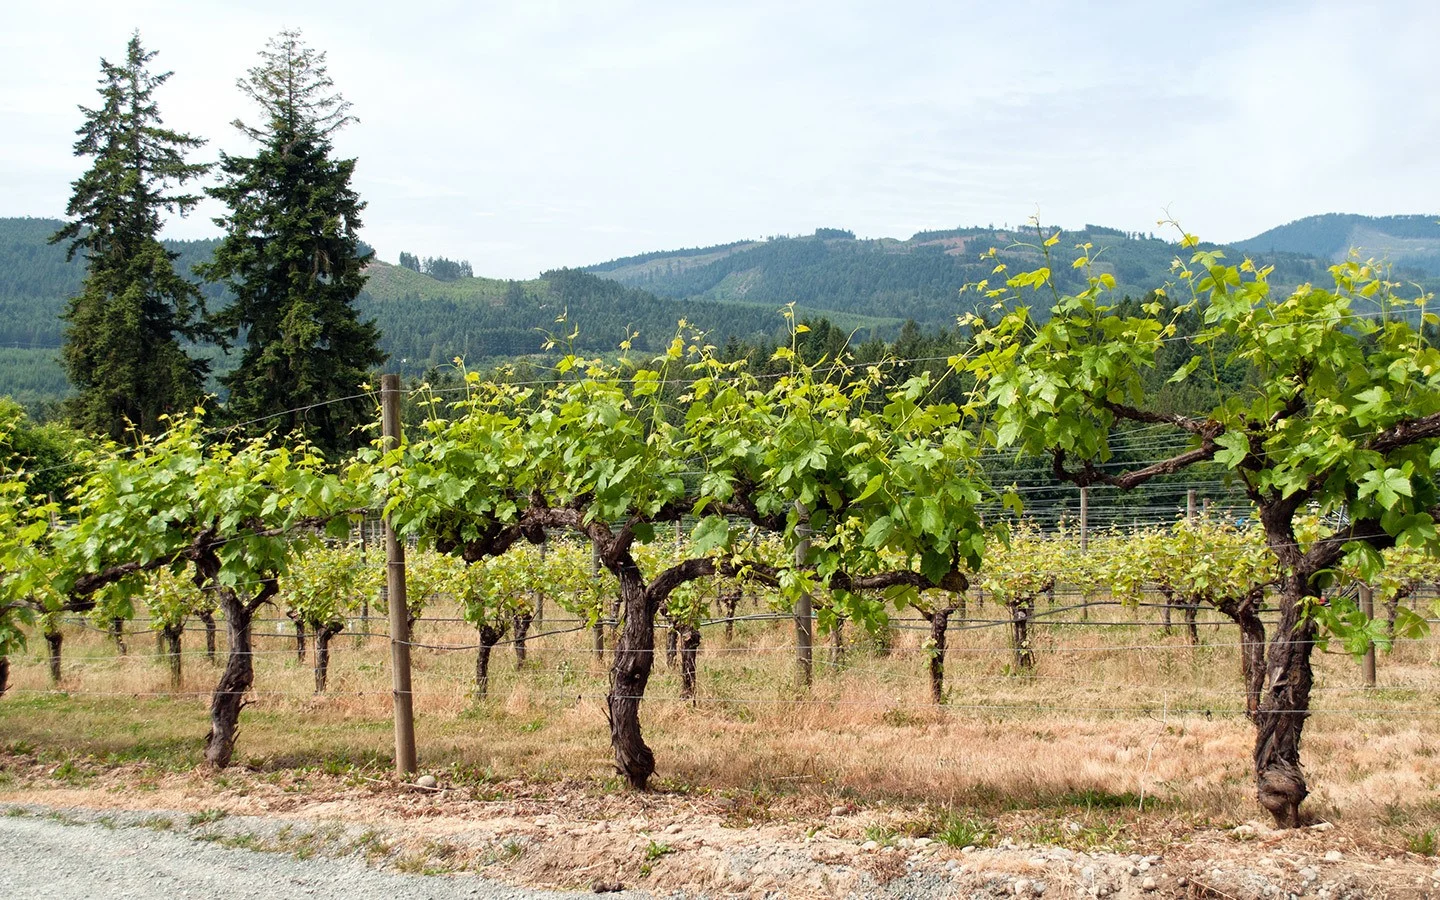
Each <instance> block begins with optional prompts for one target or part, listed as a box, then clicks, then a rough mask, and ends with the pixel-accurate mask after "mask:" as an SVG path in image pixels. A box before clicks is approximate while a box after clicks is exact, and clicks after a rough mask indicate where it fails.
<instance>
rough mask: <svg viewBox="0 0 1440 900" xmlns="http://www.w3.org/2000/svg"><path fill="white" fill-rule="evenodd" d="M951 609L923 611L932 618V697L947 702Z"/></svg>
mask: <svg viewBox="0 0 1440 900" xmlns="http://www.w3.org/2000/svg"><path fill="white" fill-rule="evenodd" d="M951 612H953V610H950V609H937V610H935V611H934V612H929V613H921V615H923V616H924V617H925V618H927V619H929V620H930V646H929V651H930V699H932V700H934V701H935V702H936V703H937V704H940V703H944V702H945V641H946V637H947V635H946V632H947V630H948V628H949V626H950V613H951Z"/></svg>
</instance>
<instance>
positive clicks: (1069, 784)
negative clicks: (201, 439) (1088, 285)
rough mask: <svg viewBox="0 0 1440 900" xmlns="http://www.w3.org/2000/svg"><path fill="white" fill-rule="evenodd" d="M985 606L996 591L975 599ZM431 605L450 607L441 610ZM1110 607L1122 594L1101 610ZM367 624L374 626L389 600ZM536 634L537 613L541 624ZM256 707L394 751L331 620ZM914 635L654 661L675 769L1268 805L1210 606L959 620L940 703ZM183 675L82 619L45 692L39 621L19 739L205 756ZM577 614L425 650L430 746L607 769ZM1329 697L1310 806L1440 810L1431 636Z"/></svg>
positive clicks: (687, 785) (598, 702)
mask: <svg viewBox="0 0 1440 900" xmlns="http://www.w3.org/2000/svg"><path fill="white" fill-rule="evenodd" d="M990 612H993V610H992V609H987V610H985V611H984V612H982V615H983V614H985V613H990ZM431 614H432V615H445V614H446V612H445V611H443V610H432V612H431ZM1108 615H1109V616H1110V617H1111V618H1115V617H1116V616H1119V617H1129V616H1130V615H1131V613H1129V612H1123V613H1118V614H1117V613H1109V614H1108ZM377 627H380V625H379V623H378V622H377ZM541 630H543V629H541ZM257 632H260V633H263V634H264V635H265V636H264V637H257V641H256V643H257V646H258V648H259V650H260V653H259V655H258V657H257V679H256V688H257V693H256V697H255V703H254V705H253V706H252V707H250V708H248V709H247V710H246V711H245V713H244V715H243V716H242V732H241V736H240V744H239V758H240V760H241V762H242V763H245V764H247V765H251V766H254V767H258V768H260V769H263V770H274V769H285V768H296V767H306V766H317V767H330V768H344V767H348V766H356V765H358V766H362V767H363V766H370V767H373V768H374V769H375V770H377V771H378V770H381V769H383V768H385V767H386V766H387V765H388V759H389V754H390V750H391V746H392V744H391V739H392V738H391V730H390V727H391V726H390V721H389V704H390V682H389V671H388V667H389V660H388V649H387V645H386V643H385V642H384V640H383V639H377V638H372V639H370V640H368V641H365V642H364V643H363V646H358V645H357V641H356V639H355V638H354V637H353V636H349V635H342V636H341V637H340V638H338V639H337V640H336V641H335V644H334V654H333V663H332V672H331V680H330V693H329V694H328V695H326V696H323V697H316V696H313V695H312V690H311V689H312V683H313V682H312V676H311V674H310V671H309V669H308V668H307V667H303V666H301V665H298V664H297V662H296V660H295V656H294V652H293V649H292V641H291V640H290V639H289V638H287V637H285V636H282V635H277V634H275V625H274V624H273V623H266V624H264V625H262V626H257ZM923 636H924V633H923V632H921V631H901V632H899V633H898V634H897V638H896V641H895V644H894V649H893V650H892V651H891V652H889V653H888V654H885V653H881V652H878V651H877V650H875V649H874V648H873V647H872V646H869V645H868V643H865V642H861V643H857V644H856V645H852V646H851V647H850V648H849V650H848V655H847V660H846V663H845V665H843V666H841V667H838V668H837V667H833V666H830V665H828V664H827V663H825V662H823V660H827V659H828V657H829V650H828V648H824V647H822V648H817V650H816V657H817V667H816V668H817V673H816V681H815V685H814V688H813V690H812V691H811V692H809V693H808V694H807V693H803V692H800V691H798V690H797V689H796V688H795V687H794V678H793V662H792V659H791V651H790V648H789V640H790V638H789V633H788V630H787V629H786V628H785V627H784V626H783V623H756V624H747V625H743V626H742V627H741V628H739V629H738V630H737V634H736V638H735V640H734V642H733V643H731V644H726V643H725V642H724V640H723V638H722V637H721V634H720V630H719V628H713V629H708V630H707V633H706V638H705V640H706V645H705V647H704V648H703V649H702V659H701V670H700V672H701V674H700V689H701V694H702V697H701V701H700V702H699V703H697V704H694V705H691V704H688V703H684V702H681V701H680V700H679V699H678V694H679V684H678V673H676V672H675V671H673V670H670V669H667V668H666V667H665V665H664V663H663V661H662V662H661V663H660V665H658V666H657V669H656V675H655V677H654V678H653V679H652V682H651V687H650V692H649V693H650V697H649V702H648V703H647V704H646V707H645V711H644V723H645V727H646V736H647V738H648V740H649V741H650V742H651V744H652V746H654V748H655V751H656V756H657V760H658V762H659V767H660V771H659V779H660V782H659V783H660V785H661V786H662V787H668V788H671V789H676V790H689V789H697V788H703V789H711V790H720V791H738V792H742V793H747V794H750V795H765V794H786V795H793V794H797V793H799V794H815V795H818V796H823V797H825V798H829V799H828V800H827V801H826V802H831V801H834V802H841V801H844V800H848V799H853V800H856V801H859V802H862V803H865V802H877V801H883V800H887V799H897V800H906V801H909V802H911V803H930V804H947V805H949V804H954V805H966V806H971V807H976V808H979V809H982V810H985V811H987V812H988V814H991V815H1002V814H1006V813H1007V812H1010V811H1016V810H1053V809H1057V808H1060V807H1064V808H1065V809H1067V810H1072V811H1073V810H1074V809H1077V808H1078V809H1080V810H1082V811H1083V810H1085V809H1086V808H1087V807H1092V808H1094V809H1095V810H1098V811H1101V812H1106V813H1108V814H1111V815H1112V816H1114V815H1118V816H1121V817H1122V818H1123V817H1132V818H1133V817H1134V816H1137V815H1141V811H1140V810H1138V809H1137V808H1136V807H1137V806H1138V805H1139V800H1140V798H1141V797H1142V796H1143V797H1144V798H1145V800H1146V803H1147V805H1148V806H1150V808H1151V810H1152V811H1151V812H1150V813H1146V815H1155V816H1164V817H1169V818H1172V819H1173V818H1177V817H1178V818H1183V819H1186V820H1190V821H1196V822H1199V821H1206V822H1209V823H1212V824H1217V825H1223V824H1226V823H1234V822H1239V821H1245V820H1249V819H1254V818H1256V817H1257V815H1258V812H1257V807H1255V805H1254V803H1253V801H1252V799H1251V790H1252V789H1251V775H1250V767H1249V762H1248V760H1249V751H1250V741H1251V729H1250V726H1249V723H1248V722H1247V721H1246V720H1245V719H1244V717H1243V716H1241V715H1240V714H1239V710H1240V708H1241V698H1240V695H1239V693H1238V686H1239V678H1238V657H1237V654H1236V651H1235V648H1234V647H1233V646H1231V645H1232V644H1233V643H1234V641H1235V639H1236V637H1235V631H1234V629H1233V628H1231V627H1229V626H1225V627H1221V628H1219V629H1212V628H1210V627H1206V628H1204V629H1203V630H1202V638H1203V640H1204V641H1205V642H1206V643H1205V645H1204V646H1202V647H1199V648H1191V647H1190V646H1189V645H1188V644H1187V643H1186V640H1185V638H1184V637H1183V636H1182V635H1180V634H1176V635H1172V636H1162V635H1161V633H1160V631H1159V629H1158V628H1157V627H1155V626H1154V625H1153V624H1150V623H1139V622H1137V623H1136V625H1126V626H1109V627H1066V626H1057V627H1042V628H1040V629H1038V633H1037V634H1036V640H1037V645H1038V646H1037V651H1038V659H1039V665H1038V668H1037V669H1036V670H1035V672H1034V673H1033V674H1032V675H1030V676H1026V677H1016V676H1013V675H1011V674H1009V673H1008V668H1007V667H1008V663H1009V654H1008V652H1007V650H1006V647H1005V640H1006V635H1005V633H1004V631H1003V630H1002V629H999V628H977V629H972V630H963V631H957V632H953V633H952V636H951V644H950V646H951V652H950V653H949V655H948V662H947V684H948V685H949V703H948V704H947V705H946V706H944V707H941V708H937V707H935V706H933V705H932V704H930V703H929V702H928V701H929V691H928V685H927V682H926V680H925V666H926V660H925V656H924V655H923V651H922V650H921V649H920V647H919V641H920V640H921V639H922V638H923ZM186 640H187V647H186V650H187V656H186V659H185V663H186V676H185V682H184V685H183V687H182V689H181V691H180V692H179V693H178V694H174V695H172V694H171V693H170V691H169V688H168V676H167V673H166V671H165V670H164V668H163V666H162V665H161V664H160V663H158V662H157V661H156V660H155V659H154V658H153V655H152V654H153V642H152V641H151V640H149V639H148V637H147V636H136V637H134V638H132V640H131V644H132V647H131V655H130V656H129V657H127V658H123V659H121V658H117V657H116V655H115V653H114V650H113V649H112V647H111V645H110V644H109V642H108V639H107V638H105V636H104V635H101V634H99V633H98V632H94V631H85V630H80V629H71V630H70V631H69V636H68V637H67V640H66V648H65V649H66V656H67V664H66V670H65V677H64V680H63V683H62V685H61V687H62V689H63V690H64V691H65V692H66V693H65V694H63V695H61V694H55V693H51V692H50V687H49V684H48V676H47V673H46V669H45V666H44V660H43V657H42V655H41V654H42V653H43V643H42V642H37V646H35V647H32V650H31V652H30V653H29V654H27V655H26V656H24V657H23V658H17V659H16V660H14V663H15V665H14V668H13V672H12V693H11V694H9V695H7V696H6V698H5V699H4V701H3V702H0V735H3V741H4V742H5V744H7V745H8V746H9V747H11V748H12V749H14V748H15V747H17V746H19V747H21V749H23V750H26V751H28V752H32V753H35V754H40V755H46V754H48V755H49V756H50V757H51V758H55V759H57V760H58V759H61V758H65V757H66V756H67V755H75V754H80V755H85V756H89V757H97V758H100V759H102V760H111V761H120V760H133V759H137V758H139V759H149V760H151V761H152V762H154V763H155V764H156V765H160V766H162V767H163V766H171V767H181V768H183V767H189V766H194V765H197V764H198V763H199V760H200V755H199V750H200V742H199V738H200V736H201V735H202V734H203V733H204V731H205V716H206V705H207V695H208V691H209V688H210V687H211V685H212V683H213V680H214V679H215V677H216V672H215V670H214V669H213V668H212V667H211V666H210V665H209V664H208V663H207V662H206V661H205V660H204V657H203V655H199V654H196V653H195V650H196V648H197V646H199V645H200V644H201V642H202V640H203V636H202V635H200V634H199V633H194V632H192V633H190V634H187V636H186ZM416 640H417V641H419V642H422V643H430V644H468V643H471V642H473V640H474V638H473V632H472V631H471V630H470V629H469V628H468V627H467V626H465V625H463V624H460V623H435V622H427V623H423V624H422V627H421V629H420V630H419V633H418V634H417V635H416ZM588 647H589V635H588V633H587V632H583V631H582V632H575V633H570V634H565V635H557V636H552V637H546V638H541V639H532V641H531V645H530V662H529V663H528V664H527V667H526V669H525V670H523V671H520V672H516V671H515V670H514V667H513V657H512V656H511V655H510V653H509V652H508V648H501V649H499V650H497V652H496V657H495V659H494V661H493V662H492V666H491V698H490V699H489V700H487V701H484V702H477V701H476V700H475V699H474V698H473V696H472V693H471V692H472V688H473V672H474V654H473V653H472V652H469V651H456V652H442V651H436V650H427V649H417V650H416V652H415V674H414V679H415V685H416V710H417V716H418V739H419V747H420V754H421V759H422V764H423V765H425V766H426V767H428V768H445V767H450V768H451V769H452V770H453V771H454V772H456V773H460V772H464V773H468V774H469V775H471V776H472V777H474V778H475V779H478V780H480V781H482V782H483V781H485V780H492V781H493V780H500V779H508V778H513V777H522V778H525V779H530V780H539V781H545V780H561V779H575V778H580V779H590V780H593V781H596V782H600V783H610V782H606V779H610V778H611V766H610V760H609V749H608V743H607V729H606V727H605V717H604V708H603V697H604V693H605V686H606V682H605V677H604V672H603V670H602V669H601V667H600V666H599V665H598V664H597V663H596V662H595V660H594V659H593V657H592V655H591V654H590V653H589V650H588ZM1317 665H1318V674H1317V691H1316V695H1315V710H1316V715H1315V717H1314V718H1313V719H1312V720H1311V722H1310V724H1309V726H1308V727H1307V731H1306V744H1305V758H1306V761H1307V765H1308V767H1309V768H1308V773H1309V777H1310V781H1311V784H1312V788H1313V790H1314V795H1313V798H1312V800H1311V801H1310V808H1311V809H1312V810H1313V811H1314V812H1315V813H1317V814H1319V815H1321V816H1324V817H1328V818H1334V819H1340V820H1345V821H1348V822H1349V823H1351V824H1354V825H1360V826H1363V827H1373V828H1374V829H1377V833H1387V834H1390V835H1391V839H1392V840H1393V839H1396V838H1395V836H1396V835H1399V834H1402V833H1404V831H1405V829H1407V828H1410V827H1411V825H1412V823H1414V822H1417V821H1418V822H1423V821H1427V820H1429V821H1434V820H1435V819H1436V818H1440V800H1437V799H1436V798H1437V787H1440V758H1437V753H1436V751H1437V748H1440V690H1437V688H1440V642H1437V641H1436V640H1433V639H1432V640H1425V641H1418V642H1409V643H1404V644H1402V645H1401V646H1399V647H1398V648H1397V649H1396V650H1395V652H1394V653H1393V654H1391V655H1389V656H1382V657H1381V660H1380V666H1379V669H1380V684H1381V688H1380V689H1379V690H1376V691H1367V690H1365V689H1363V688H1362V687H1361V681H1360V673H1359V668H1358V666H1357V665H1356V664H1355V663H1354V662H1353V661H1352V660H1351V659H1350V658H1349V657H1346V656H1342V655H1337V654H1331V653H1326V654H1319V655H1317Z"/></svg>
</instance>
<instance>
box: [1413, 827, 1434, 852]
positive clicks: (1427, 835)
mask: <svg viewBox="0 0 1440 900" xmlns="http://www.w3.org/2000/svg"><path fill="white" fill-rule="evenodd" d="M1405 849H1406V850H1409V851H1410V852H1411V853H1415V854H1418V855H1420V856H1435V855H1437V854H1440V828H1429V829H1426V830H1425V831H1417V832H1415V833H1414V834H1407V835H1405Z"/></svg>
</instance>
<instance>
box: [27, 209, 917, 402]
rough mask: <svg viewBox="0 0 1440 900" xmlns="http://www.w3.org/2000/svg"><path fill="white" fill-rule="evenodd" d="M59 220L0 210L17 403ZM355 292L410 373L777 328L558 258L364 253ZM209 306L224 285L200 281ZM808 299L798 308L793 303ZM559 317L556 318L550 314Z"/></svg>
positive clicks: (203, 246)
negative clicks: (438, 267)
mask: <svg viewBox="0 0 1440 900" xmlns="http://www.w3.org/2000/svg"><path fill="white" fill-rule="evenodd" d="M60 225H61V223H60V222H59V221H57V220H54V219H31V218H25V219H15V218H11V219H3V218H0V395H6V394H8V395H11V396H14V397H16V398H17V399H19V400H20V401H21V402H23V403H26V404H27V405H32V406H33V405H36V404H40V403H45V402H50V401H54V400H56V399H58V398H59V397H61V396H63V394H64V393H65V392H66V391H67V390H68V385H67V383H66V379H65V376H64V373H63V371H62V369H61V368H60V365H59V363H58V362H57V360H56V351H57V350H58V349H59V347H60V343H61V340H62V337H63V328H64V323H63V322H62V321H61V320H60V315H61V313H62V312H63V311H64V309H65V305H66V300H67V298H69V297H70V296H72V295H74V294H75V293H76V292H78V290H79V288H80V283H81V279H82V278H83V277H84V263H83V260H79V259H76V260H74V261H71V262H67V261H66V259H65V250H64V248H63V247H59V246H49V245H48V244H47V243H46V241H47V239H48V238H49V236H50V235H51V234H53V233H54V232H55V230H56V229H57V228H59V227H60ZM166 243H167V246H169V247H170V248H171V249H172V250H174V251H175V252H177V253H179V254H180V259H179V261H178V263H177V268H179V269H180V270H181V271H188V270H189V269H190V268H191V267H192V266H193V265H195V264H196V263H199V262H202V261H204V260H207V259H208V258H209V257H210V254H211V253H213V252H214V248H215V244H216V242H215V241H213V240H206V241H167V242H166ZM367 274H368V275H369V282H368V283H367V285H366V288H365V290H364V291H363V292H362V293H361V295H360V297H359V301H358V307H359V309H360V314H361V315H362V316H363V317H367V318H373V319H374V320H375V322H376V323H377V324H378V325H379V326H380V331H381V334H382V336H383V337H382V341H381V345H382V347H383V349H384V350H385V351H386V352H387V353H389V354H390V356H391V363H390V368H392V369H394V370H397V371H401V372H404V373H406V374H418V373H420V372H423V371H425V370H426V369H427V368H430V367H431V366H436V365H445V364H448V363H449V362H450V361H451V360H452V359H454V358H455V357H456V356H463V357H465V358H466V359H467V360H471V361H475V362H481V361H487V360H494V359H497V358H509V357H515V356H523V355H529V354H536V353H539V352H540V349H541V345H542V343H543V342H544V340H545V333H547V332H548V333H556V334H563V335H568V334H569V333H570V332H571V331H572V329H577V328H578V329H579V336H578V337H577V338H576V341H575V345H576V347H577V349H579V350H582V351H584V352H586V353H605V352H609V351H613V350H615V349H616V347H618V345H619V344H620V342H621V341H622V340H625V338H626V336H627V335H636V334H637V333H638V336H636V337H634V338H633V343H634V346H635V347H636V349H638V350H641V351H646V350H656V349H659V348H661V347H663V346H664V345H666V344H668V343H669V341H670V339H671V338H672V337H673V335H674V333H675V328H676V323H677V322H678V321H679V320H680V319H682V318H683V319H685V320H687V321H688V322H690V323H692V324H694V325H695V326H697V327H699V328H701V329H703V330H705V331H706V332H708V333H709V334H710V335H712V337H713V339H714V340H715V341H716V342H717V343H723V342H724V341H725V340H726V339H728V338H731V337H736V338H740V339H746V340H755V339H758V338H764V337H773V336H775V335H776V334H777V333H778V332H779V331H781V330H782V329H783V319H782V318H781V316H780V315H779V313H778V311H777V309H776V307H775V306H774V305H770V304H764V303H740V304H723V305H722V304H720V303H716V302H710V301H704V300H699V301H688V300H687V301H681V302H676V301H674V300H668V299H663V298H660V297H657V296H655V295H654V294H652V293H649V292H647V291H644V290H639V289H635V288H630V287H626V286H625V285H622V284H618V283H616V282H614V281H611V280H606V279H603V278H599V277H597V276H595V275H591V274H589V273H586V272H582V271H579V270H573V269H561V270H557V271H553V272H546V273H545V274H544V275H542V276H541V277H540V278H538V279H533V280H530V281H500V280H495V279H489V278H460V279H457V280H453V281H438V280H436V279H434V278H431V277H429V276H428V275H422V274H420V273H419V272H415V271H413V270H411V269H407V268H402V267H400V266H395V265H390V264H387V263H384V262H379V261H377V262H375V263H373V264H372V265H371V266H370V267H369V269H368V270H367ZM205 292H206V296H207V302H208V303H209V304H210V305H211V306H212V307H219V306H221V305H223V304H224V303H225V302H226V297H225V293H224V291H223V290H222V289H221V288H219V287H218V286H215V285H209V286H206V288H205ZM807 312H808V311H805V310H802V312H801V314H802V315H804V314H806V313H807ZM562 315H563V316H564V317H565V324H563V325H562V324H559V323H557V321H556V320H557V318H559V317H561V316H562ZM831 318H832V320H833V321H835V322H836V324H837V325H839V326H841V327H843V328H845V329H847V330H858V331H859V332H860V333H861V335H862V337H870V336H876V337H890V336H893V335H894V334H896V333H898V331H899V328H900V325H901V324H903V323H902V321H901V320H899V319H893V318H885V317H875V316H867V315H859V314H857V315H835V316H832V317H831ZM202 352H204V354H205V355H207V356H210V357H211V358H212V360H213V367H214V369H215V371H216V372H217V373H220V372H224V371H226V370H227V369H228V368H229V360H228V358H226V357H224V356H223V355H222V354H221V353H220V351H219V350H218V348H213V347H212V348H202Z"/></svg>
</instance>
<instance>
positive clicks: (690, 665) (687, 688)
mask: <svg viewBox="0 0 1440 900" xmlns="http://www.w3.org/2000/svg"><path fill="white" fill-rule="evenodd" d="M679 636H680V696H681V697H683V698H685V699H686V700H690V701H692V702H693V701H694V700H695V696H696V695H695V669H696V664H697V662H698V660H699V658H700V629H698V628H696V627H695V626H694V625H685V626H683V627H682V628H681V629H680V631H679Z"/></svg>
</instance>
